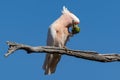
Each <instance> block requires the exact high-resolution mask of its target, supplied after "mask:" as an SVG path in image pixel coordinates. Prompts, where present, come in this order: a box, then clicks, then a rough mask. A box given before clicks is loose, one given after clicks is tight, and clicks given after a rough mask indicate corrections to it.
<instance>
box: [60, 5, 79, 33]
mask: <svg viewBox="0 0 120 80" xmlns="http://www.w3.org/2000/svg"><path fill="white" fill-rule="evenodd" d="M62 13H63V15H65V17H67V18H66V21H67V22H68V23H69V24H70V25H69V26H72V34H77V33H79V32H80V28H79V26H78V24H79V23H80V20H79V18H78V17H77V16H75V15H74V14H73V13H71V12H70V11H69V10H68V9H67V8H66V7H65V6H63V11H62Z"/></svg>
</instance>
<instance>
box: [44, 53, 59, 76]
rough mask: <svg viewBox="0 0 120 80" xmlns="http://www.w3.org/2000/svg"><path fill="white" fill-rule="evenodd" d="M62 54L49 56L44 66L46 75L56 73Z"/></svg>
mask: <svg viewBox="0 0 120 80" xmlns="http://www.w3.org/2000/svg"><path fill="white" fill-rule="evenodd" d="M60 58H61V55H60V54H47V55H46V59H45V62H44V65H43V69H44V70H45V74H46V75H47V74H52V73H54V72H55V70H56V67H57V64H58V62H59V61H60Z"/></svg>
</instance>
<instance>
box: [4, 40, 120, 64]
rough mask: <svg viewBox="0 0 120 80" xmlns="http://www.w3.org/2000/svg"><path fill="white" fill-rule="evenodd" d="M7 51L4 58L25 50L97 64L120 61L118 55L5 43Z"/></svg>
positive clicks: (119, 55)
mask: <svg viewBox="0 0 120 80" xmlns="http://www.w3.org/2000/svg"><path fill="white" fill-rule="evenodd" d="M7 44H8V46H9V49H8V51H7V53H6V54H5V56H6V57H7V56H9V55H11V54H12V53H14V52H15V51H17V50H25V51H27V53H28V54H30V53H50V54H52V53H59V54H62V55H68V56H74V57H77V58H83V59H87V60H93V61H98V62H114V61H120V54H100V53H97V52H92V51H82V50H71V49H66V48H59V47H51V46H36V47H34V46H29V45H25V44H18V43H15V42H9V41H7Z"/></svg>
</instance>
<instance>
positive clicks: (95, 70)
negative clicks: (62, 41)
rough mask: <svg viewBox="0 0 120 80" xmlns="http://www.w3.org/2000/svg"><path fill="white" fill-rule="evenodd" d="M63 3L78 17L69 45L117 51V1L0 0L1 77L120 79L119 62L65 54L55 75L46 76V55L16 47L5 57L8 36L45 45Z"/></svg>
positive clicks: (119, 45) (0, 79)
mask: <svg viewBox="0 0 120 80" xmlns="http://www.w3.org/2000/svg"><path fill="white" fill-rule="evenodd" d="M63 5H65V6H66V7H67V8H68V9H69V10H70V11H72V12H73V13H74V14H76V15H77V16H78V17H79V18H80V20H81V23H80V27H81V32H80V34H78V35H76V36H74V37H73V38H71V40H70V41H69V42H68V44H67V47H69V48H71V49H76V50H77V49H79V50H91V51H97V52H100V53H120V0H58V1H57V0H52V1H50V0H0V80H120V63H119V62H114V63H100V62H95V61H89V60H84V59H78V58H74V57H69V56H63V57H62V59H61V61H60V63H59V65H58V67H57V70H56V72H55V74H53V75H50V76H45V75H44V71H43V70H42V68H41V67H42V64H43V61H44V57H45V54H30V55H28V54H26V52H25V51H16V52H15V53H14V54H13V55H11V56H9V57H8V58H4V56H3V55H4V54H5V53H6V51H7V48H8V46H7V45H6V43H5V42H6V41H15V42H19V43H24V44H28V45H33V46H39V45H43V46H44V45H46V35H47V30H48V26H49V25H50V24H51V23H52V22H53V21H54V20H56V19H57V18H58V17H59V16H60V15H61V10H62V6H63Z"/></svg>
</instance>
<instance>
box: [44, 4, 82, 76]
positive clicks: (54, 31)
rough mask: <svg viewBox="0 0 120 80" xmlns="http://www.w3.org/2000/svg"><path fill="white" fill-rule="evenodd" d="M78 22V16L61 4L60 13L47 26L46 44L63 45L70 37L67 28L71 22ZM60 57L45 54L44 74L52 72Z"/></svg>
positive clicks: (55, 54)
mask: <svg viewBox="0 0 120 80" xmlns="http://www.w3.org/2000/svg"><path fill="white" fill-rule="evenodd" d="M73 21H74V23H73ZM79 23H80V20H79V18H78V17H77V16H75V15H74V14H73V13H71V12H70V11H69V10H68V9H67V8H66V7H65V6H63V10H62V15H61V16H60V17H59V18H58V19H57V20H56V21H55V22H53V23H52V24H51V25H50V27H49V30H48V36H47V46H55V47H61V48H63V47H65V45H66V42H67V41H68V39H69V37H70V31H69V28H70V27H71V26H72V25H73V24H75V25H77V24H79ZM60 58H61V55H60V54H57V53H54V54H49V53H47V54H46V59H45V62H44V65H43V69H44V70H45V74H52V73H54V72H55V70H56V67H57V64H58V62H59V61H60Z"/></svg>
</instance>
